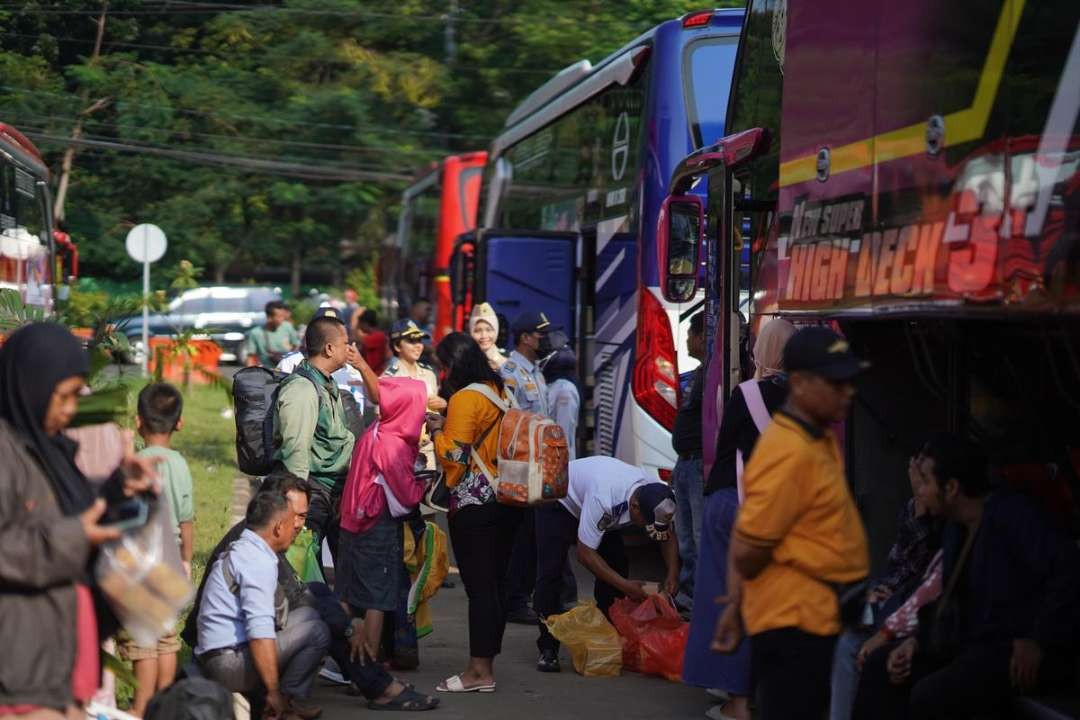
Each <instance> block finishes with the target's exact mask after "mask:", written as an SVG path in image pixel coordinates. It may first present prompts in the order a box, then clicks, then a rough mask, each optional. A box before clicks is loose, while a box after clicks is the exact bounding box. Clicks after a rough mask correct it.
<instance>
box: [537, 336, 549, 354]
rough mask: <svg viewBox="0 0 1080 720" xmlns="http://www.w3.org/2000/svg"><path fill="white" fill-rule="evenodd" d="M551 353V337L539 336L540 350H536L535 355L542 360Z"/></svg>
mask: <svg viewBox="0 0 1080 720" xmlns="http://www.w3.org/2000/svg"><path fill="white" fill-rule="evenodd" d="M552 352H553V351H552V348H551V337H550V336H548V335H541V336H540V348H539V349H538V350H537V352H536V354H537V355H539V356H540V357H542V358H546V357H547V356H548V355H550V354H551V353H552Z"/></svg>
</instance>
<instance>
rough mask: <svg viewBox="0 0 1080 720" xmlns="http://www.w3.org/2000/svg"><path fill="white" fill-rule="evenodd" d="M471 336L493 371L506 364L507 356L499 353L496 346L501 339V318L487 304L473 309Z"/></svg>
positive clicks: (470, 317)
mask: <svg viewBox="0 0 1080 720" xmlns="http://www.w3.org/2000/svg"><path fill="white" fill-rule="evenodd" d="M469 334H470V335H472V338H473V340H475V341H476V344H477V345H479V346H480V349H481V350H483V351H484V355H486V356H487V359H488V362H489V363H491V367H492V369H494V370H498V369H499V368H501V367H502V366H503V363H505V362H506V356H505V355H503V354H502V353H501V352H499V348H498V346H497V345H496V342H498V339H499V316H498V315H496V314H495V309H494V308H493V307H491V305H489V304H488V303H486V302H485V303H480V304H479V305H476V306H475V307H473V310H472V315H471V316H469Z"/></svg>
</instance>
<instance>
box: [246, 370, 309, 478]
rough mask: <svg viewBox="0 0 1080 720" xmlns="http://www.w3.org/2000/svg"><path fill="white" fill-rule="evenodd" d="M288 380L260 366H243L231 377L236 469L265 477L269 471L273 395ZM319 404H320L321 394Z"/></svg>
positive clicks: (271, 444) (272, 449)
mask: <svg viewBox="0 0 1080 720" xmlns="http://www.w3.org/2000/svg"><path fill="white" fill-rule="evenodd" d="M294 374H296V375H303V373H294ZM289 377H291V376H290V375H289V373H283V372H280V371H278V370H267V369H266V368H263V367H247V368H244V369H243V370H241V371H239V372H238V373H236V375H234V376H233V386H232V395H233V411H234V415H235V418H236V464H237V465H239V466H240V472H242V473H246V474H247V475H255V476H258V477H261V476H263V475H269V474H270V471H271V470H272V469H273V467H274V415H275V414H277V396H278V391H279V390H280V389H281V385H282V383H284V382H285V380H286V379H287V378H289ZM304 377H307V376H306V375H305V376H304ZM308 380H309V381H311V383H312V384H314V382H315V381H314V380H311V378H308ZM319 403H320V404H321V403H322V394H321V393H320V394H319Z"/></svg>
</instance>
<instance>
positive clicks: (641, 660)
mask: <svg viewBox="0 0 1080 720" xmlns="http://www.w3.org/2000/svg"><path fill="white" fill-rule="evenodd" d="M608 615H609V616H610V618H611V624H612V625H614V626H615V629H616V630H618V631H619V635H620V637H621V639H622V645H623V668H624V669H626V670H630V671H631V672H639V673H642V674H645V675H660V676H662V677H665V678H667V679H668V680H672V681H674V682H681V680H682V668H683V655H684V654H685V652H686V641H687V638H689V637H690V623H688V622H686V621H684V620H683V619H682V618H681V617H679V613H678V612H676V611H675V608H674V607H673V606H672V604H671V602H670V601H669V600H668V599H667V598H665V597H663V596H661V595H650V596H649V597H647V598H646V599H645V600H643V601H641V602H640V603H635V602H634V601H633V600H630V599H628V598H621V599H619V600H616V601H615V603H614V604H613V605H612V606H611V609H610V610H609V611H608Z"/></svg>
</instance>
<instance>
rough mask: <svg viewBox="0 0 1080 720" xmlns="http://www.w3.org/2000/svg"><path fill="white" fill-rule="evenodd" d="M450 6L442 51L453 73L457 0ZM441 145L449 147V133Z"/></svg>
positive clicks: (449, 69)
mask: <svg viewBox="0 0 1080 720" xmlns="http://www.w3.org/2000/svg"><path fill="white" fill-rule="evenodd" d="M449 1H450V8H449V10H448V11H447V13H446V26H445V27H444V28H443V52H444V54H445V58H446V60H445V62H446V69H447V70H448V71H449V72H450V73H451V74H453V72H454V64H455V63H456V62H457V37H456V36H455V33H454V21H455V20H456V19H457V14H458V0H449ZM442 124H443V127H444V128H445V127H446V125H447V118H446V117H445V116H444V118H443V122H442ZM442 145H443V147H444V148H448V147H450V135H449V134H448V133H444V134H443V135H442Z"/></svg>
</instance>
